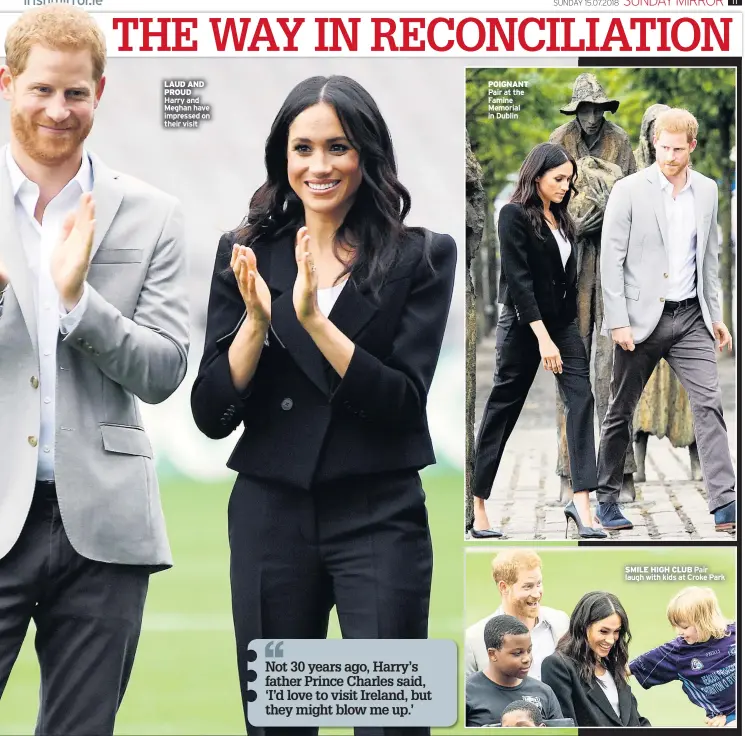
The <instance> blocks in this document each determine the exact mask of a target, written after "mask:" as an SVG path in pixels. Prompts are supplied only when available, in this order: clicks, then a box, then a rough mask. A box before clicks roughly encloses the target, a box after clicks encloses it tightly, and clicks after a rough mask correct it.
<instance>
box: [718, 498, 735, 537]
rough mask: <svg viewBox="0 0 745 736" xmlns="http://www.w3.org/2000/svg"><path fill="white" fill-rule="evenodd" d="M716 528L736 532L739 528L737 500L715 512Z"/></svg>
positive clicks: (721, 530)
mask: <svg viewBox="0 0 745 736" xmlns="http://www.w3.org/2000/svg"><path fill="white" fill-rule="evenodd" d="M714 529H716V531H718V532H734V531H735V530H736V529H737V501H730V502H729V503H728V504H727V505H726V506H722V508H720V509H717V510H716V511H715V512H714Z"/></svg>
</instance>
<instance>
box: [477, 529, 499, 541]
mask: <svg viewBox="0 0 745 736" xmlns="http://www.w3.org/2000/svg"><path fill="white" fill-rule="evenodd" d="M503 536H504V534H502V532H500V531H499V529H494V528H493V527H492V528H491V529H471V537H472V538H473V539H500V538H501V537H503Z"/></svg>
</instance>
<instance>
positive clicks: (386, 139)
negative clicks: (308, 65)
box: [192, 77, 456, 734]
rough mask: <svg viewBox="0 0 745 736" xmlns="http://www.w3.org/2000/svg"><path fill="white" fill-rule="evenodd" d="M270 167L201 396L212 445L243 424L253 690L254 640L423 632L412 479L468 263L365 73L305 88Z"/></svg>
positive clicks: (240, 493)
mask: <svg viewBox="0 0 745 736" xmlns="http://www.w3.org/2000/svg"><path fill="white" fill-rule="evenodd" d="M265 161H266V173H267V178H266V182H265V183H264V184H263V185H262V186H261V187H260V188H259V189H258V190H257V191H256V193H255V194H254V196H253V198H252V200H251V205H250V209H249V212H248V216H247V219H246V222H245V223H244V226H243V227H242V228H241V229H240V230H239V231H237V232H235V233H231V234H229V235H226V236H224V237H223V238H222V239H221V240H220V244H219V246H218V252H217V259H216V264H215V272H214V276H213V281H212V291H211V294H210V301H209V313H208V318H207V331H206V342H205V350H204V356H203V358H202V362H201V365H200V369H199V375H198V377H197V379H196V382H195V384H194V388H193V391H192V410H193V414H194V418H195V420H196V423H197V425H198V426H199V428H200V429H201V430H202V431H203V432H204V433H205V434H206V435H208V436H209V437H213V438H220V437H226V436H227V435H229V434H230V433H231V432H232V431H233V430H234V429H235V428H236V427H237V426H238V425H240V424H242V425H243V434H242V436H241V438H240V440H239V441H238V444H237V446H236V448H235V451H234V452H233V454H232V456H231V458H230V460H229V462H228V465H229V467H230V468H232V469H233V470H236V471H237V472H238V478H237V480H236V483H235V486H234V488H233V492H232V495H231V497H230V503H229V507H228V524H229V537H230V553H231V569H230V576H231V589H232V598H233V617H234V623H235V630H236V643H237V649H238V666H239V673H240V679H241V688H242V692H243V693H244V695H245V672H246V669H247V665H248V662H247V654H246V652H247V649H248V643H249V642H250V641H251V640H252V639H255V638H269V639H280V638H323V637H325V636H326V631H327V626H328V617H329V612H330V610H331V608H332V607H333V606H334V605H335V606H336V609H337V615H338V618H339V623H340V627H341V631H342V634H343V636H344V637H345V638H391V639H398V638H425V637H426V636H427V617H428V611H429V595H430V583H431V575H432V550H431V543H430V537H429V531H428V526H427V514H426V510H425V505H424V494H423V491H422V486H421V482H420V479H419V474H418V471H419V470H420V469H421V468H423V467H424V466H426V465H429V464H431V463H433V462H434V455H433V452H432V444H431V441H430V437H429V432H428V428H427V420H426V413H425V407H426V401H427V391H428V389H429V386H430V383H431V381H432V377H433V374H434V371H435V365H436V363H437V357H438V353H439V351H440V346H441V343H442V339H443V335H444V331H445V323H446V320H447V315H448V309H449V304H450V298H451V294H452V288H453V280H454V271H455V258H456V250H455V244H454V242H453V239H452V238H451V237H450V236H448V235H434V234H431V233H425V231H422V230H420V229H415V228H407V227H405V226H404V224H403V222H404V218H405V217H406V215H407V213H408V211H409V206H410V198H409V194H408V192H407V190H406V189H405V188H404V187H403V185H402V184H401V183H400V182H399V181H398V177H397V172H396V165H395V159H394V152H393V145H392V142H391V138H390V135H389V132H388V128H387V126H386V124H385V121H384V120H383V117H382V116H381V114H380V112H379V110H378V108H377V106H376V104H375V102H374V101H373V99H372V98H371V97H370V95H369V94H368V93H367V92H366V91H365V90H364V89H363V88H362V87H361V86H360V85H359V84H358V83H357V82H355V81H353V80H351V79H349V78H346V77H329V78H323V77H313V78H311V79H306V80H305V81H304V82H301V83H300V84H298V85H297V86H296V87H295V88H294V89H293V90H292V91H291V92H290V94H289V96H288V98H287V99H286V100H285V102H284V104H283V105H282V108H281V109H280V111H279V113H278V114H277V117H276V118H275V120H274V123H273V125H272V128H271V131H270V133H269V137H268V139H267V143H266V156H265ZM244 712H245V709H244ZM247 727H248V729H249V732H250V733H251V734H263V733H264V732H265V731H264V729H260V728H256V727H254V726H252V725H250V724H248V723H247ZM399 731H400V729H385V730H383V729H362V730H360V731H358V733H365V734H373V733H390V734H393V733H398V732H399ZM281 732H282V733H298V734H300V733H302V734H311V733H316V732H317V729H315V728H306V729H297V730H295V729H287V728H283V729H281ZM406 733H422V734H424V733H429V730H428V729H414V730H406Z"/></svg>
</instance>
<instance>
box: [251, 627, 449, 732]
mask: <svg viewBox="0 0 745 736" xmlns="http://www.w3.org/2000/svg"><path fill="white" fill-rule="evenodd" d="M457 656H458V655H457V649H456V646H455V642H453V641H447V640H444V639H424V640H420V639H416V640H412V639H344V640H328V639H327V640H323V639H284V640H270V639H254V641H252V642H251V644H250V645H249V649H248V658H247V659H248V664H247V672H246V703H247V705H246V709H247V714H248V720H249V722H250V723H251V724H253V725H255V726H280V727H281V726H286V727H290V726H399V727H407V726H451V725H453V723H455V721H456V720H457V718H458V688H457V682H456V679H457V670H458V664H457Z"/></svg>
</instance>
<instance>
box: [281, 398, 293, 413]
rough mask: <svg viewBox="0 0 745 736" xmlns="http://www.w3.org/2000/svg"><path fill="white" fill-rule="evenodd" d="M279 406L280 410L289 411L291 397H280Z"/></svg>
mask: <svg viewBox="0 0 745 736" xmlns="http://www.w3.org/2000/svg"><path fill="white" fill-rule="evenodd" d="M280 406H281V407H282V411H290V409H292V399H282V403H281V404H280Z"/></svg>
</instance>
